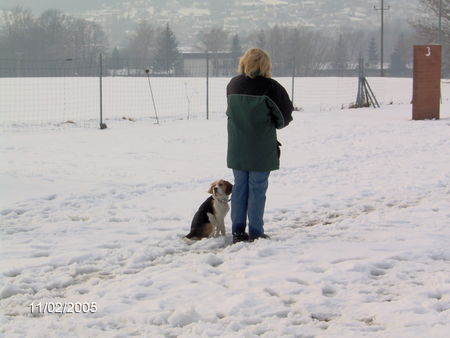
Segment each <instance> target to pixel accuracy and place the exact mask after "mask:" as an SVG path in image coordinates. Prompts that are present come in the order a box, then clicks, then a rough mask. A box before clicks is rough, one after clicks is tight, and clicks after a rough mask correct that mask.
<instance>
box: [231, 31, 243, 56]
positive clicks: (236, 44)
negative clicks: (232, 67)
mask: <svg viewBox="0 0 450 338" xmlns="http://www.w3.org/2000/svg"><path fill="white" fill-rule="evenodd" d="M231 55H232V56H233V57H235V58H238V57H240V56H241V55H242V47H241V42H240V41H239V35H237V34H236V35H234V36H233V40H232V41H231Z"/></svg>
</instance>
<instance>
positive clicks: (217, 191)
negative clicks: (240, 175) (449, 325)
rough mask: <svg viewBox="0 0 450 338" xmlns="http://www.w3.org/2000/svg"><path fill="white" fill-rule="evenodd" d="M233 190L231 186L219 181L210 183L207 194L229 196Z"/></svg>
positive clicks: (226, 182) (228, 183)
mask: <svg viewBox="0 0 450 338" xmlns="http://www.w3.org/2000/svg"><path fill="white" fill-rule="evenodd" d="M232 190H233V185H232V184H231V183H230V182H228V181H225V180H219V181H215V182H213V183H211V187H210V188H209V190H208V194H213V195H219V196H220V195H223V196H224V195H226V196H229V195H230V194H231V191H232Z"/></svg>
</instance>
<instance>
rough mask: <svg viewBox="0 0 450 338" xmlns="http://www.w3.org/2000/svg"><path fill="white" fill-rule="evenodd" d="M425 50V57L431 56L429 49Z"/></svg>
mask: <svg viewBox="0 0 450 338" xmlns="http://www.w3.org/2000/svg"><path fill="white" fill-rule="evenodd" d="M426 49H427V53H426V54H425V56H431V48H430V47H426Z"/></svg>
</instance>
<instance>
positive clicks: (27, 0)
mask: <svg viewBox="0 0 450 338" xmlns="http://www.w3.org/2000/svg"><path fill="white" fill-rule="evenodd" d="M103 2H107V3H114V2H116V0H112V1H111V0H109V1H105V0H0V9H4V8H10V7H14V6H22V7H25V8H30V9H31V10H32V11H33V13H34V14H39V13H41V12H42V11H44V10H46V9H49V8H56V9H60V10H62V11H64V12H81V11H85V10H87V9H92V8H96V7H97V6H99V5H100V4H102V3H103Z"/></svg>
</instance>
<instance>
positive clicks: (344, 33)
mask: <svg viewBox="0 0 450 338" xmlns="http://www.w3.org/2000/svg"><path fill="white" fill-rule="evenodd" d="M421 2H422V7H423V12H424V13H428V14H429V15H428V16H422V17H421V18H419V19H414V20H411V21H410V22H409V25H408V26H406V25H403V26H398V25H397V26H395V27H391V31H388V32H387V33H386V36H389V37H391V41H390V45H391V46H390V48H387V53H388V54H389V55H385V59H387V63H388V64H389V65H388V67H387V68H388V74H389V75H392V76H396V75H407V74H408V72H410V70H408V69H409V68H410V66H411V63H412V54H411V50H412V45H413V44H414V43H430V42H435V41H436V37H437V19H436V16H437V12H438V4H439V0H421ZM443 3H444V10H443V14H444V15H443V20H442V23H443V25H442V27H443V30H442V32H443V34H442V40H443V46H444V53H447V51H448V50H449V46H450V27H449V22H450V18H449V15H450V14H449V13H450V4H449V3H450V0H444V1H443ZM2 18H3V20H1V22H2V24H1V26H0V70H1V68H2V65H1V63H2V60H3V63H5V60H10V61H11V60H13V61H11V62H12V63H11V64H10V65H9V66H7V67H9V68H11V69H20V67H21V66H23V65H24V64H25V63H26V62H27V61H45V60H63V61H62V67H63V68H67V69H69V70H70V69H72V70H73V69H76V70H73V71H74V72H76V74H79V75H83V74H88V73H89V71H91V70H93V69H97V68H98V62H99V54H100V53H102V54H103V55H104V56H105V60H104V62H105V64H106V66H107V68H108V69H110V70H111V71H112V72H115V73H120V72H121V71H122V72H123V70H124V69H127V70H128V73H129V71H130V69H131V70H133V69H134V70H136V69H140V70H143V69H149V70H150V71H151V72H152V73H153V74H167V75H173V74H177V73H178V71H179V69H180V67H181V66H182V62H181V61H182V55H183V53H182V52H181V51H180V46H179V42H178V41H177V38H176V36H175V34H174V32H173V31H172V29H171V27H170V25H169V24H166V25H164V26H155V25H152V24H151V23H149V22H148V21H142V22H140V23H138V24H137V25H136V27H135V28H134V29H133V30H132V31H131V32H130V33H129V35H128V37H127V40H126V41H125V42H123V43H121V44H120V45H119V46H111V43H110V42H109V41H108V37H107V34H106V33H105V32H104V30H103V29H102V27H101V26H100V25H99V24H97V23H95V22H92V21H89V20H86V19H81V18H76V17H73V16H70V15H66V14H64V13H62V12H61V11H59V10H54V9H52V10H47V11H45V12H43V13H42V14H41V15H39V16H37V17H35V16H33V15H32V13H31V11H30V10H28V9H25V8H22V7H16V8H13V9H11V10H4V11H3V13H2ZM252 46H256V47H260V48H263V49H265V50H267V51H268V52H269V53H270V55H271V57H272V62H273V65H274V75H277V76H290V75H294V74H295V75H296V76H314V75H318V74H327V75H335V76H344V75H347V74H351V71H352V70H354V69H355V68H356V67H357V65H358V61H359V59H360V58H361V57H362V58H364V59H365V64H366V67H367V69H368V70H369V72H370V70H372V71H373V73H375V72H376V70H377V68H378V67H379V59H380V55H379V49H380V48H379V29H378V27H375V28H372V29H361V28H358V29H355V28H341V29H340V30H339V32H338V33H336V32H329V31H325V30H317V29H313V28H309V27H301V26H299V27H286V26H281V25H275V26H273V27H270V28H267V29H261V30H258V31H253V32H249V33H246V34H245V35H244V34H241V35H238V34H231V33H229V32H227V31H226V30H224V29H223V28H221V27H211V28H209V29H205V30H203V31H200V32H199V33H198V34H197V41H196V43H195V45H194V46H192V48H191V49H192V50H195V51H197V52H205V51H208V52H210V53H211V56H212V59H213V62H218V60H217V59H216V58H215V57H214V55H219V54H221V55H227V56H228V57H229V58H230V60H231V62H230V63H228V64H227V66H228V67H230V68H231V69H230V73H232V72H234V71H235V69H236V66H237V62H238V60H239V56H240V55H241V54H242V52H243V50H245V49H246V48H249V47H252ZM445 55H446V54H445ZM448 59H450V58H445V57H444V58H443V60H444V67H443V69H444V70H445V69H449V68H450V67H448V66H449V65H448V63H449V61H448ZM16 75H17V74H16Z"/></svg>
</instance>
